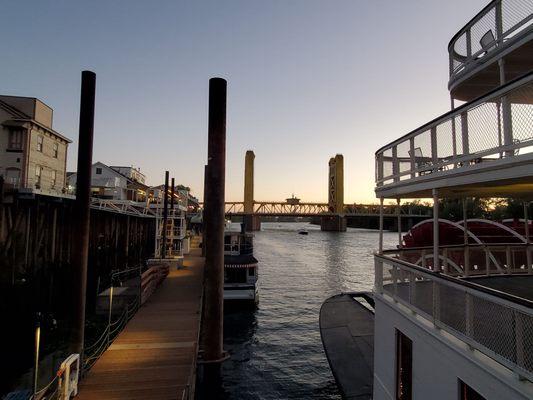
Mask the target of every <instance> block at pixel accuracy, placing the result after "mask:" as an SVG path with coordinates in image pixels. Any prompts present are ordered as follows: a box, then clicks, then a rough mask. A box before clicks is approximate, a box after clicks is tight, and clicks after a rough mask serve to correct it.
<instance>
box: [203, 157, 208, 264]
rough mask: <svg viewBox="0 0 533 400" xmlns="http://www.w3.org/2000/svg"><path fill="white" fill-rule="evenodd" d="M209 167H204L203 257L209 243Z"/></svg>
mask: <svg viewBox="0 0 533 400" xmlns="http://www.w3.org/2000/svg"><path fill="white" fill-rule="evenodd" d="M208 168H209V166H208V165H206V166H204V209H203V211H202V257H205V249H206V243H207V235H206V231H205V224H206V222H205V218H206V216H207V214H206V212H205V210H206V208H207V202H208V201H209V196H208V194H207V191H208V188H207V186H208V185H209V182H208V180H209V178H208V175H209V174H208V173H207V170H208Z"/></svg>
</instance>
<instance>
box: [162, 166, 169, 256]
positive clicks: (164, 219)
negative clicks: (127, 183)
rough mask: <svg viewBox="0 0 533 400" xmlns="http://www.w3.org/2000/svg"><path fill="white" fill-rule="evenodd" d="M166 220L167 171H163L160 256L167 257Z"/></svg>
mask: <svg viewBox="0 0 533 400" xmlns="http://www.w3.org/2000/svg"><path fill="white" fill-rule="evenodd" d="M167 220H168V171H165V188H164V192H163V232H162V236H163V240H162V243H161V258H166V257H167Z"/></svg>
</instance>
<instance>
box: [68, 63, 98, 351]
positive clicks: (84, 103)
mask: <svg viewBox="0 0 533 400" xmlns="http://www.w3.org/2000/svg"><path fill="white" fill-rule="evenodd" d="M95 91H96V75H95V73H94V72H91V71H83V72H82V73H81V101H80V131H79V139H78V170H77V175H76V201H75V203H74V214H73V235H72V256H71V261H72V273H73V282H72V289H73V291H72V294H73V297H72V307H71V312H72V316H71V321H72V337H71V342H70V348H71V351H72V352H73V353H78V354H79V355H80V357H81V356H83V341H84V336H85V296H86V290H87V258H88V255H89V218H90V208H89V206H90V201H91V198H90V196H91V168H92V158H93V134H94V99H95Z"/></svg>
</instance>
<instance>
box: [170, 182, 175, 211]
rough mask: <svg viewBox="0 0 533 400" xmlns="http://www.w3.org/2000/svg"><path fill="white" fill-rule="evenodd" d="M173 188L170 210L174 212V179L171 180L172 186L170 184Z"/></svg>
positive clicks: (171, 190) (171, 189)
mask: <svg viewBox="0 0 533 400" xmlns="http://www.w3.org/2000/svg"><path fill="white" fill-rule="evenodd" d="M170 185H171V186H172V187H171V188H170V209H171V210H173V209H174V185H175V183H174V178H172V179H171V184H170Z"/></svg>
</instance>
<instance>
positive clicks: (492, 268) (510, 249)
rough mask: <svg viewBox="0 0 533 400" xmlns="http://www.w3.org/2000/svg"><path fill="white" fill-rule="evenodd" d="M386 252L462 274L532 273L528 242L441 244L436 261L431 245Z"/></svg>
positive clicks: (532, 258) (532, 253) (532, 256)
mask: <svg viewBox="0 0 533 400" xmlns="http://www.w3.org/2000/svg"><path fill="white" fill-rule="evenodd" d="M383 255H386V256H388V257H391V258H394V259H397V260H401V261H405V262H408V263H410V264H414V265H417V266H419V267H422V268H426V269H431V270H433V271H435V270H437V271H440V272H442V273H444V274H446V275H449V276H454V277H460V278H466V277H473V276H493V275H513V274H528V275H533V266H532V263H533V245H532V244H527V243H483V244H468V245H464V244H461V245H448V246H440V247H439V254H438V258H437V260H438V262H435V259H436V257H434V256H433V247H432V246H427V247H404V248H399V249H393V250H385V251H383ZM435 265H436V266H437V268H435Z"/></svg>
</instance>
